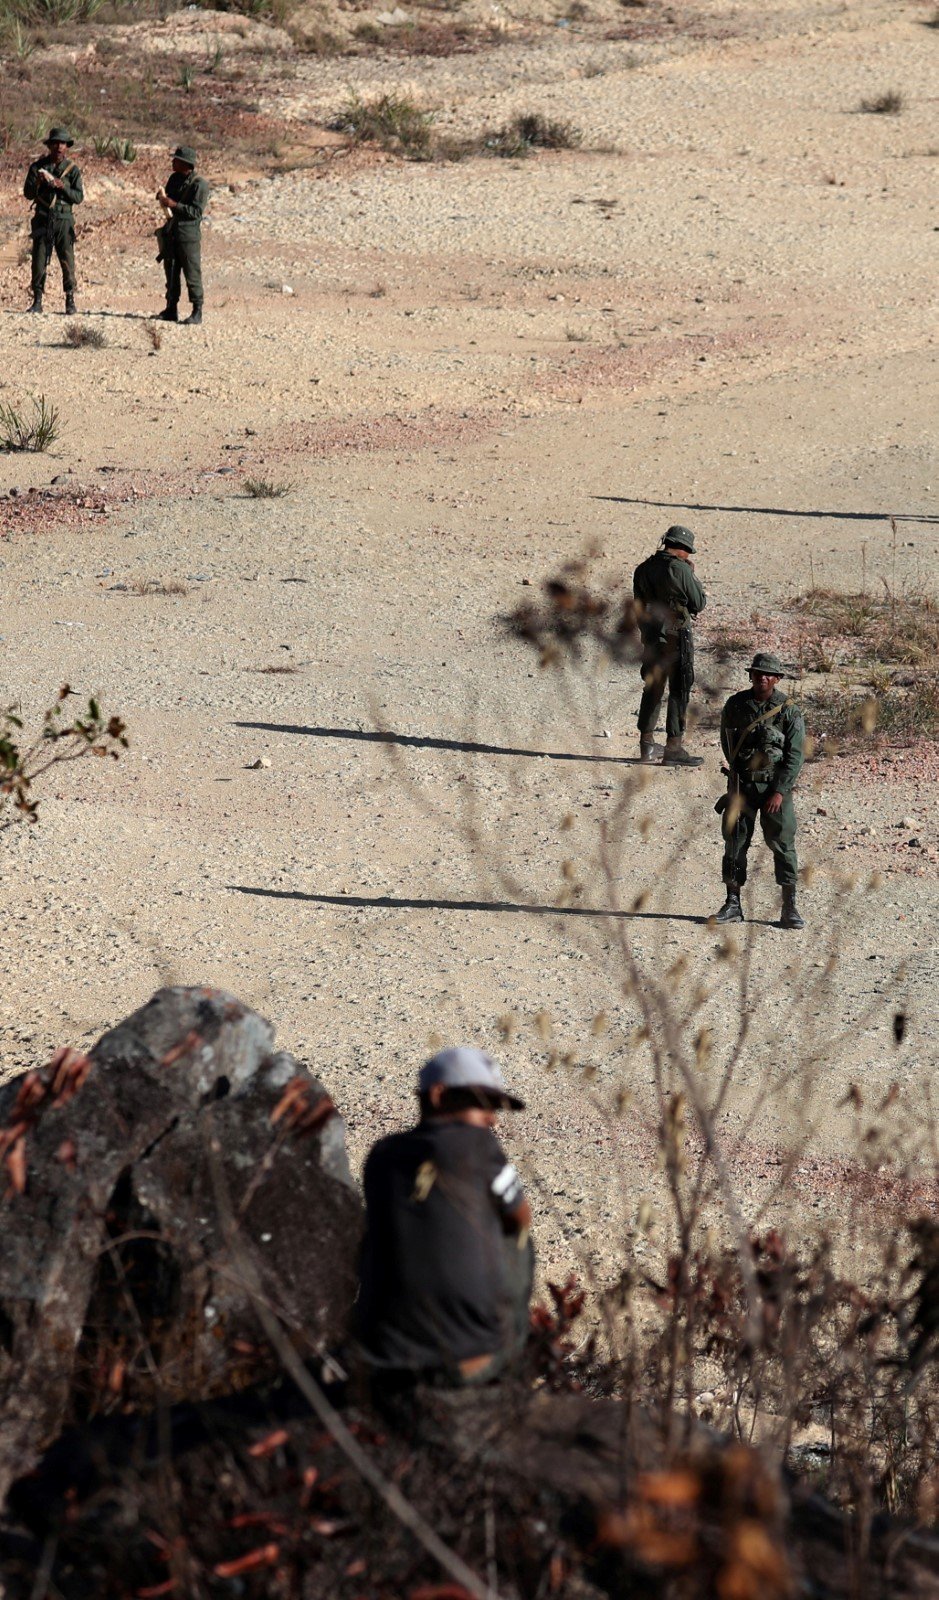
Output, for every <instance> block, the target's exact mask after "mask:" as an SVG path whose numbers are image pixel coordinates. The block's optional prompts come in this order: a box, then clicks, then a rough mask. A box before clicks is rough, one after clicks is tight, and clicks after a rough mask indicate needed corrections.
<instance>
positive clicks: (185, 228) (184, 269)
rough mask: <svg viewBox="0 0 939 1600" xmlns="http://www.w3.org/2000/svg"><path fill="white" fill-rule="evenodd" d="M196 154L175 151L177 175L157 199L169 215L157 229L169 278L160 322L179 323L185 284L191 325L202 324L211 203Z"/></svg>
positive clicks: (185, 147) (179, 148) (181, 148)
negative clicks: (205, 225) (206, 218)
mask: <svg viewBox="0 0 939 1600" xmlns="http://www.w3.org/2000/svg"><path fill="white" fill-rule="evenodd" d="M196 160H197V157H196V152H195V150H193V149H192V147H191V145H188V144H180V145H177V147H176V149H175V150H174V151H173V171H172V174H171V176H170V177H169V178H167V180H166V183H165V184H164V185H163V187H162V188H160V189H158V190H157V193H156V197H157V199H158V201H159V202H160V205H161V206H162V207H163V210H164V211H165V212H166V221H165V222H164V224H163V226H162V228H158V229H157V236H156V237H157V244H158V246H159V253H158V255H157V260H158V261H162V263H163V271H164V272H165V274H166V305H165V306H164V308H163V310H162V311H160V312H158V313H157V316H158V319H159V321H160V322H178V321H179V294H180V289H181V287H182V280H183V278H185V280H186V289H187V290H188V293H189V301H190V304H191V306H192V311H191V312H190V314H189V316H188V317H187V318H186V319H185V320H186V322H187V323H190V324H198V323H200V322H201V321H202V302H203V291H202V217H203V213H204V211H205V208H206V206H207V205H208V203H209V192H210V191H209V185H208V184H207V183H206V180H205V179H204V178H199V177H197V176H196Z"/></svg>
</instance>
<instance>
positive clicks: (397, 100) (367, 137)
mask: <svg viewBox="0 0 939 1600" xmlns="http://www.w3.org/2000/svg"><path fill="white" fill-rule="evenodd" d="M433 121H434V118H433V113H432V112H430V111H424V110H422V109H421V107H420V106H419V105H418V104H417V102H416V101H415V100H413V99H412V98H411V97H410V95H407V94H399V93H397V92H395V91H391V92H389V93H387V94H382V95H379V96H378V97H377V99H375V100H363V99H362V98H361V96H360V95H358V94H356V93H355V92H353V93H351V94H350V96H349V99H348V101H347V103H346V105H345V107H344V109H343V110H342V111H341V112H340V113H339V115H338V116H337V117H335V118H334V119H333V121H332V122H331V123H330V124H329V126H330V128H331V129H332V130H333V131H334V132H336V133H344V134H346V135H347V137H348V138H350V139H351V140H352V141H353V143H355V144H377V145H378V146H379V147H380V148H381V149H382V150H389V151H392V152H394V153H395V154H396V155H404V156H407V157H408V159H409V160H411V161H429V160H430V159H431V157H432V155H433V144H432V128H433Z"/></svg>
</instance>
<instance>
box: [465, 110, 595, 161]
mask: <svg viewBox="0 0 939 1600" xmlns="http://www.w3.org/2000/svg"><path fill="white" fill-rule="evenodd" d="M583 139H584V136H583V134H582V132H581V130H580V129H579V128H578V127H575V125H574V123H573V122H564V121H561V120H559V119H555V118H551V117H545V116H542V114H541V112H540V111H529V112H525V113H523V114H522V115H521V116H518V117H513V119H512V121H511V122H509V123H507V124H506V126H505V127H504V128H500V129H499V130H498V132H496V133H493V134H489V135H488V136H487V137H484V139H483V141H482V146H483V149H484V150H485V151H486V152H487V154H489V155H492V156H501V157H503V158H511V157H519V156H527V155H528V154H529V152H530V151H531V150H576V149H577V147H578V146H579V145H581V144H583Z"/></svg>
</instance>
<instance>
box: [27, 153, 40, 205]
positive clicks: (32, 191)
mask: <svg viewBox="0 0 939 1600" xmlns="http://www.w3.org/2000/svg"><path fill="white" fill-rule="evenodd" d="M23 193H24V195H25V196H26V198H27V200H35V198H36V196H37V194H38V193H39V163H38V161H34V162H33V164H32V166H31V167H30V168H29V171H28V172H27V174H26V182H25V183H24V184H23Z"/></svg>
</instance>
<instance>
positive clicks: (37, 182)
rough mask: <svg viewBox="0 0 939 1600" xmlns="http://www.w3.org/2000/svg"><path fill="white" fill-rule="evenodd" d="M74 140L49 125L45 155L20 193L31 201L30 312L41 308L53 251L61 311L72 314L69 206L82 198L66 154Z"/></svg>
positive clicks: (72, 247)
mask: <svg viewBox="0 0 939 1600" xmlns="http://www.w3.org/2000/svg"><path fill="white" fill-rule="evenodd" d="M74 143H75V140H74V139H73V138H72V136H71V134H70V133H69V132H68V130H67V129H66V128H52V129H50V132H49V137H48V139H46V141H45V144H46V150H47V151H48V154H47V155H44V156H39V157H38V159H37V160H36V161H34V162H33V163H32V165H31V167H30V169H29V171H28V172H27V174H26V182H25V183H24V185H23V193H24V195H25V196H26V198H27V200H31V201H32V204H33V217H32V223H31V226H30V233H31V235H32V290H33V303H32V305H31V306H30V307H29V309H30V311H32V312H34V313H37V314H39V313H41V311H42V297H43V294H44V292H45V287H46V272H47V270H48V267H49V262H50V261H51V260H52V256H53V253H54V254H55V255H57V256H58V258H59V266H60V267H61V268H62V288H63V289H64V291H65V315H66V316H67V317H72V316H74V315H75V285H76V279H75V218H74V216H73V214H72V207H73V206H80V205H81V203H82V201H83V200H84V198H85V191H84V189H83V187H82V175H81V173H80V172H79V170H78V167H77V165H76V163H75V162H74V161H73V160H72V158H71V156H70V155H69V151H70V150H71V148H72V145H73V144H74Z"/></svg>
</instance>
